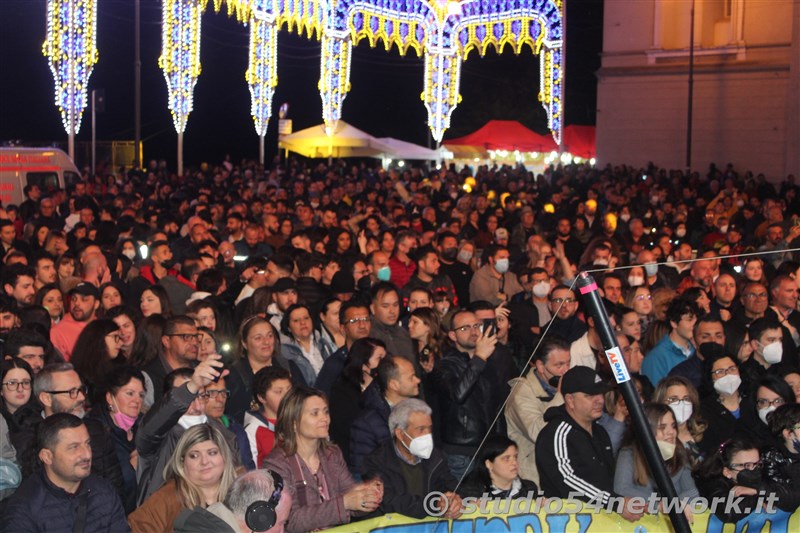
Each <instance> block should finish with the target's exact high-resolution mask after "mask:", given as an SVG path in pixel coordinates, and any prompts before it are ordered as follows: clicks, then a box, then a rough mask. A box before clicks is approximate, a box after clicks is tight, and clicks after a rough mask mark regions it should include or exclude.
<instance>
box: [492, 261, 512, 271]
mask: <svg viewBox="0 0 800 533" xmlns="http://www.w3.org/2000/svg"><path fill="white" fill-rule="evenodd" d="M508 267H509V263H508V259H498V260H497V262H495V264H494V269H495V270H497V272H499V273H500V274H505V273H506V272H508Z"/></svg>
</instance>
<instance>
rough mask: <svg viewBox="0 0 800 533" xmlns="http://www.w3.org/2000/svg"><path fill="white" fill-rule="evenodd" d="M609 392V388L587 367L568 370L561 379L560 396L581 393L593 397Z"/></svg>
mask: <svg viewBox="0 0 800 533" xmlns="http://www.w3.org/2000/svg"><path fill="white" fill-rule="evenodd" d="M609 390H611V386H610V385H608V384H607V383H606V382H605V381H603V378H601V377H600V375H599V374H598V373H597V372H595V371H594V370H592V369H591V368H589V367H588V366H576V367H573V368H570V369H569V370H568V371H567V373H566V374H564V376H563V377H562V378H561V394H573V393H576V392H582V393H584V394H590V395H595V394H604V393H606V392H608V391H609Z"/></svg>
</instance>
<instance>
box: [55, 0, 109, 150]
mask: <svg viewBox="0 0 800 533" xmlns="http://www.w3.org/2000/svg"><path fill="white" fill-rule="evenodd" d="M96 28H97V2H96V0H48V2H47V38H46V40H45V42H44V44H43V45H42V52H43V53H44V55H45V57H47V58H48V60H49V63H50V70H51V71H52V72H53V79H54V81H55V104H56V106H58V109H59V111H60V112H61V120H62V122H63V124H64V129H65V130H66V131H67V134H68V135H69V137H70V155H71V156H72V155H74V154H73V152H74V146H73V143H74V136H75V135H76V134H77V133H78V132H79V131H80V129H81V116H82V115H83V110H84V109H86V105H87V97H86V92H87V88H88V84H89V76H90V75H91V74H92V68H93V67H94V65H95V63H97V46H96V45H95V32H96Z"/></svg>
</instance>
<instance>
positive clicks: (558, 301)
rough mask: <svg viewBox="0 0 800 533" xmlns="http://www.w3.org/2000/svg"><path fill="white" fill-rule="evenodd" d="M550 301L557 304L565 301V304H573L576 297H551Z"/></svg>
mask: <svg viewBox="0 0 800 533" xmlns="http://www.w3.org/2000/svg"><path fill="white" fill-rule="evenodd" d="M550 301H551V302H554V303H557V304H561V303H565V304H574V303H576V302H577V301H578V300H577V299H575V298H553V299H552V300H550Z"/></svg>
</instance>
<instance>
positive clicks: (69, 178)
mask: <svg viewBox="0 0 800 533" xmlns="http://www.w3.org/2000/svg"><path fill="white" fill-rule="evenodd" d="M79 181H81V177H80V176H79V175H77V174H76V173H74V172H70V171H69V170H65V171H64V184H65V185H66V187H67V188H69V187H72V186H73V185H75V184H76V183H78V182H79Z"/></svg>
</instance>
